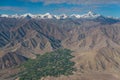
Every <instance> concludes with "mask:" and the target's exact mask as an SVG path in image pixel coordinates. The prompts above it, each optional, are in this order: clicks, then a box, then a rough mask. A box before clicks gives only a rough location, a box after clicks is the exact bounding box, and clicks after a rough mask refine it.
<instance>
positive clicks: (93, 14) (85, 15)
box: [81, 11, 100, 18]
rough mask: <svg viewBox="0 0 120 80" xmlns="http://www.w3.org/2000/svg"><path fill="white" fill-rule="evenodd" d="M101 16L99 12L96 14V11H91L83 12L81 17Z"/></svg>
mask: <svg viewBox="0 0 120 80" xmlns="http://www.w3.org/2000/svg"><path fill="white" fill-rule="evenodd" d="M99 16H100V15H99V14H95V13H94V12H92V11H89V12H88V13H87V14H83V15H82V16H81V17H82V18H96V17H99Z"/></svg>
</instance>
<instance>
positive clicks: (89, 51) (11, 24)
mask: <svg viewBox="0 0 120 80" xmlns="http://www.w3.org/2000/svg"><path fill="white" fill-rule="evenodd" d="M0 16H1V17H0V69H1V72H0V76H1V80H4V79H5V78H6V77H8V75H10V74H12V73H7V72H6V71H5V70H7V69H10V71H12V70H13V69H14V67H16V66H18V65H20V64H21V63H23V62H24V61H27V60H28V59H35V58H36V54H44V53H45V52H50V51H54V50H56V49H59V48H67V49H70V50H72V51H74V52H73V53H72V55H73V56H75V57H74V58H73V59H72V61H74V62H75V68H76V69H77V71H76V72H75V73H74V74H73V75H71V76H64V77H62V78H61V77H59V78H57V77H47V78H44V79H45V80H47V79H49V80H70V79H72V80H93V79H94V80H120V77H119V75H120V20H119V19H116V18H110V17H104V16H102V15H99V14H95V13H93V12H88V13H87V14H84V15H70V16H67V15H61V16H55V15H50V14H44V15H32V14H24V15H11V16H9V15H4V14H2V15H0ZM11 68H12V70H11ZM16 72H17V71H15V73H16ZM3 74H6V75H3ZM7 74H8V75H7ZM98 78H99V79H98ZM5 80H10V79H9V78H7V79H5ZM11 80H12V79H11Z"/></svg>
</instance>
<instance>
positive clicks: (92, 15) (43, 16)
mask: <svg viewBox="0 0 120 80" xmlns="http://www.w3.org/2000/svg"><path fill="white" fill-rule="evenodd" d="M100 16H102V15H100V14H96V13H94V12H92V11H89V12H88V13H86V14H83V15H79V14H72V15H66V14H61V15H52V14H50V13H46V14H31V13H26V14H22V15H18V14H15V15H7V14H1V15H0V17H6V18H35V19H66V18H74V19H79V18H97V17H100Z"/></svg>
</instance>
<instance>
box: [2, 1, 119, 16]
mask: <svg viewBox="0 0 120 80" xmlns="http://www.w3.org/2000/svg"><path fill="white" fill-rule="evenodd" d="M88 11H93V12H95V13H99V14H102V15H105V16H113V17H120V0H2V1H1V2H0V14H24V13H32V14H44V13H47V12H49V13H51V14H56V15H59V14H63V13H65V14H68V15H70V14H84V13H86V12H88Z"/></svg>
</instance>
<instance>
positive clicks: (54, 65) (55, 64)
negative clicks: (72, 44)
mask: <svg viewBox="0 0 120 80" xmlns="http://www.w3.org/2000/svg"><path fill="white" fill-rule="evenodd" d="M71 53H72V51H70V50H68V49H58V50H56V51H53V52H49V53H45V54H44V55H37V58H36V59H35V60H28V61H27V62H25V63H24V64H23V67H24V68H25V70H24V71H23V72H22V73H21V74H20V80H40V79H41V78H42V77H45V76H55V77H57V76H60V75H66V76H67V75H71V74H72V72H73V71H74V70H75V68H73V66H74V64H75V63H74V62H71V61H70V59H71V58H73V56H72V55H71Z"/></svg>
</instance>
